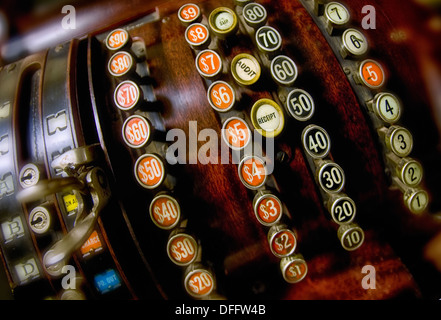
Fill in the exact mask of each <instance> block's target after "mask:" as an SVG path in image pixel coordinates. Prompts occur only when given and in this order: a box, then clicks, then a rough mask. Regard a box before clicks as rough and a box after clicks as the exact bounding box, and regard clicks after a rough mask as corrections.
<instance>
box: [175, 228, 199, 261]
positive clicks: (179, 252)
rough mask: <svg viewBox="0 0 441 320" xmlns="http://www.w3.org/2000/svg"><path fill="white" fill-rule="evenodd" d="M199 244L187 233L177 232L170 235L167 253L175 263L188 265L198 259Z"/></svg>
mask: <svg viewBox="0 0 441 320" xmlns="http://www.w3.org/2000/svg"><path fill="white" fill-rule="evenodd" d="M197 251H198V244H197V242H196V240H195V239H194V238H193V237H192V236H190V235H189V234H186V233H177V234H175V235H173V236H171V237H170V239H169V240H168V243H167V253H168V256H169V257H170V259H171V261H173V263H175V264H177V265H178V266H187V265H189V264H190V263H192V262H193V261H194V260H195V259H196V255H197Z"/></svg>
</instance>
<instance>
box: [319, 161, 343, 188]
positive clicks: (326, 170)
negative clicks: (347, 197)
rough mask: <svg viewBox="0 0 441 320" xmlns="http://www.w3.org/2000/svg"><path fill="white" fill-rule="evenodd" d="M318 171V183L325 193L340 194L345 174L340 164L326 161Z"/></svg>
mask: <svg viewBox="0 0 441 320" xmlns="http://www.w3.org/2000/svg"><path fill="white" fill-rule="evenodd" d="M317 171H318V174H317V178H318V182H319V184H320V187H321V188H322V189H323V190H324V191H325V192H328V193H338V192H340V191H341V190H342V189H343V187H344V185H345V174H344V171H343V169H342V168H341V167H340V166H339V165H338V164H336V163H334V162H332V161H326V162H325V163H324V164H323V165H322V166H320V167H319V169H318V170H317Z"/></svg>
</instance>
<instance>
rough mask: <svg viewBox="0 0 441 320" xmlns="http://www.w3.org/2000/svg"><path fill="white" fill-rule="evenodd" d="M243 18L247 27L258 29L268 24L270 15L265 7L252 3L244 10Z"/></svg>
mask: <svg viewBox="0 0 441 320" xmlns="http://www.w3.org/2000/svg"><path fill="white" fill-rule="evenodd" d="M243 18H244V20H245V22H246V24H247V25H249V26H250V27H251V28H254V29H257V28H260V27H261V26H263V25H264V24H265V23H266V20H267V18H268V15H267V12H266V9H265V7H264V6H262V5H261V4H259V3H256V2H251V3H248V4H247V5H246V6H245V7H244V8H243Z"/></svg>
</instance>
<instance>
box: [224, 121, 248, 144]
mask: <svg viewBox="0 0 441 320" xmlns="http://www.w3.org/2000/svg"><path fill="white" fill-rule="evenodd" d="M222 138H223V139H224V142H225V143H226V144H227V145H228V146H229V147H230V148H232V149H234V150H240V149H243V148H245V147H246V146H247V145H248V144H249V143H250V141H251V130H250V128H249V127H248V125H247V123H246V122H245V120H243V119H241V118H237V117H232V118H229V119H227V120H226V121H225V122H224V124H223V127H222Z"/></svg>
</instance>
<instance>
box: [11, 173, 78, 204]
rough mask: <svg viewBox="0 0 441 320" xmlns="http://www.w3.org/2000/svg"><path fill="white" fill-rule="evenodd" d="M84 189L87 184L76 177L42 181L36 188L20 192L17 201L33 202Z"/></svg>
mask: <svg viewBox="0 0 441 320" xmlns="http://www.w3.org/2000/svg"><path fill="white" fill-rule="evenodd" d="M84 187H85V184H84V183H83V182H82V181H81V180H79V179H77V178H75V177H66V178H59V179H53V180H42V181H40V182H39V183H38V184H36V185H35V186H32V187H29V188H26V189H23V190H21V191H20V192H18V193H17V200H18V201H20V202H32V201H37V200H39V199H42V198H44V197H46V196H48V195H51V194H54V193H58V192H65V191H70V190H72V189H78V190H83V189H84Z"/></svg>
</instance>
